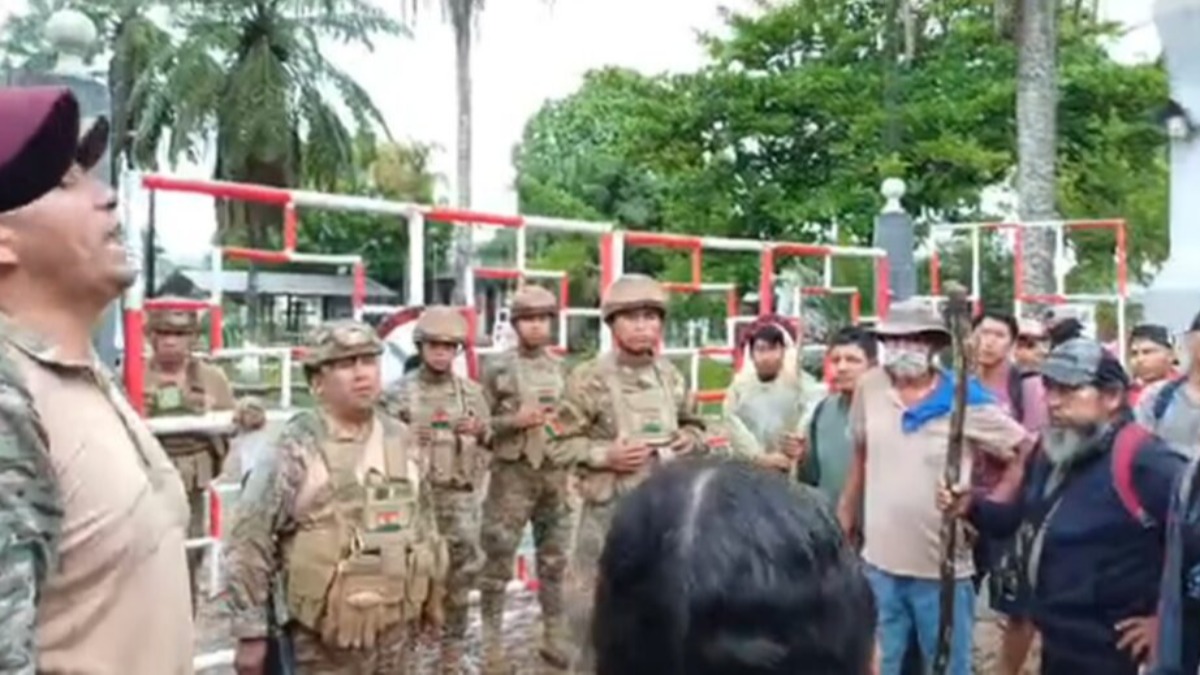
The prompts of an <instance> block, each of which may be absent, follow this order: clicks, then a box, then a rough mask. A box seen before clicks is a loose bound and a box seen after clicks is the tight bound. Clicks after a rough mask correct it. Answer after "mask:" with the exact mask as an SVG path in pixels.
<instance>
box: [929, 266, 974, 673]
mask: <svg viewBox="0 0 1200 675" xmlns="http://www.w3.org/2000/svg"><path fill="white" fill-rule="evenodd" d="M947 292H948V295H949V302H947V303H946V313H945V320H946V328H948V329H949V330H950V350H951V356H952V361H953V364H952V366H953V371H954V407H953V409H952V410H951V412H950V438H949V442H948V443H947V444H946V466H945V469H944V470H943V471H944V472H943V475H942V480H943V481H944V482H945V485H946V487H948V488H951V489H953V488H955V487H957V486H958V483H959V480H960V478H961V476H960V475H959V473H960V471H959V469H960V468H961V466H962V456H963V423H964V421H965V420H966V416H967V378H968V377H970V374H971V370H970V356H969V354H968V351H969V346H968V344H967V342H968V340H969V339H970V333H971V303H970V301H969V300H968V299H967V291H966V289H964V288H963V287H962V286H960V285H958V284H948V285H947ZM958 530H959V527H958V519H957V517H956V516H955V515H954V513H953V512H951V511H947V512H946V513H944V514H942V532H941V540H942V560H941V597H940V601H941V602H940V608H939V612H938V614H939V616H938V635H937V650H936V651H935V652H934V656H933V675H945V673H946V669H947V667H948V666H949V665H950V645H951V642H952V637H953V634H954V590H955V585H956V584H957V582H958V578H957V575H956V574H955V568H954V561H955V558H956V557H957V556H956V555H955V553H956V551H957V549H958Z"/></svg>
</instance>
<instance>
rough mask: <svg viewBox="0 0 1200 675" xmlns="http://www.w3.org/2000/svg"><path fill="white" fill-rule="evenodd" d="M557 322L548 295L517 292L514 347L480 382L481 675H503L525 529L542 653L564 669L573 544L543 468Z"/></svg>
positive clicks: (557, 376)
mask: <svg viewBox="0 0 1200 675" xmlns="http://www.w3.org/2000/svg"><path fill="white" fill-rule="evenodd" d="M557 314H558V301H557V300H556V299H555V297H554V294H553V293H551V292H550V291H548V290H546V289H544V288H541V287H540V286H526V287H525V288H523V289H521V290H520V291H518V292H517V294H516V295H515V296H514V297H513V302H512V325H513V329H514V330H515V331H516V334H517V339H518V346H517V347H516V348H515V349H513V350H510V351H508V352H505V353H504V354H503V355H502V356H500V357H499V358H498V359H497V362H496V364H495V366H494V367H493V368H492V369H491V370H490V371H489V372H488V374H487V376H486V377H485V378H484V393H485V394H486V395H487V397H488V401H489V402H490V403H491V405H492V434H493V436H492V450H493V452H494V454H495V461H494V463H493V464H492V473H491V478H490V479H489V483H488V494H487V499H486V501H485V502H484V510H483V535H482V539H483V550H484V552H485V553H486V554H487V563H486V565H485V566H484V569H483V575H482V577H483V578H482V580H481V586H482V602H481V603H480V607H481V613H482V615H483V660H484V672H485V673H500V672H504V664H505V662H506V659H505V655H504V646H503V641H502V636H503V631H502V626H503V616H504V597H505V594H504V590H505V587H506V586H507V584H508V581H509V579H510V578H511V577H512V569H513V554H514V553H515V552H516V550H517V545H518V543H519V542H520V540H521V535H522V534H523V533H524V531H525V525H526V523H529V522H530V521H532V522H533V540H534V543H535V544H536V546H537V573H538V582H539V586H538V600H539V602H540V604H541V606H542V626H543V632H542V647H541V649H540V650H539V651H540V653H541V655H542V658H543V659H545V660H546V661H547V662H548V663H549V664H551V665H552V666H554V667H555V668H559V669H562V668H566V667H567V666H568V665H569V663H568V658H569V656H568V655H567V649H566V646H565V643H566V639H567V635H566V625H565V624H564V621H565V618H564V615H563V589H562V582H563V573H564V572H565V571H566V566H567V558H566V554H567V550H568V548H569V546H570V537H571V519H570V507H569V505H568V502H567V474H566V471H565V470H563V469H562V468H561V467H558V466H556V465H554V464H553V463H551V462H549V461H547V459H546V433H545V430H544V429H543V425H544V423H545V420H546V418H547V417H548V414H553V412H554V408H555V407H557V405H558V402H559V399H560V398H561V397H562V391H563V380H564V377H563V367H562V363H561V362H560V361H559V359H558V358H557V357H555V356H553V355H551V354H549V353H548V352H547V350H546V344H547V342H548V341H549V339H550V325H551V323H550V322H551V319H553V318H554V317H555V316H556V315H557Z"/></svg>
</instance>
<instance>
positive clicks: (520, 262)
mask: <svg viewBox="0 0 1200 675" xmlns="http://www.w3.org/2000/svg"><path fill="white" fill-rule="evenodd" d="M526 229H527V228H525V227H518V228H517V271H519V272H520V273H521V275H522V276H524V274H525V272H526V271H527V268H528V266H529V265H528V261H527V257H528V252H527V249H526V246H527V245H528V242H527V241H526V240H525V232H526ZM522 281H523V279H522ZM518 283H520V282H518Z"/></svg>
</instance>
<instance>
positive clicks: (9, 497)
mask: <svg viewBox="0 0 1200 675" xmlns="http://www.w3.org/2000/svg"><path fill="white" fill-rule="evenodd" d="M79 131H80V120H79V105H78V103H77V102H76V101H75V98H74V97H73V96H72V95H71V94H70V93H69V92H68V91H67V90H65V89H59V88H36V89H23V88H17V89H3V88H0V672H4V673H15V674H17V675H33V674H34V673H121V674H122V675H183V674H184V673H191V672H192V649H193V637H192V603H191V599H190V591H189V584H188V568H187V558H186V556H185V555H184V538H185V537H186V534H187V524H188V508H187V497H186V495H185V494H184V491H183V484H182V482H181V481H180V480H179V473H178V472H176V471H175V469H174V467H172V466H171V462H170V460H169V459H168V458H167V455H166V453H165V452H163V449H162V447H161V446H160V445H159V444H158V441H156V440H155V439H154V436H153V435H151V434H150V431H149V430H148V429H147V428H146V426H145V424H143V422H142V421H141V419H139V418H138V415H137V413H136V412H134V410H133V408H132V407H131V406H130V405H129V402H128V401H127V400H126V399H125V397H124V396H123V395H122V393H121V390H120V387H119V385H118V384H117V382H116V381H115V380H114V378H113V376H112V375H111V374H110V373H109V372H108V371H107V370H106V369H105V367H104V366H103V365H102V364H101V362H100V360H99V359H98V358H97V356H96V354H95V353H94V352H93V351H92V345H91V336H92V328H93V327H94V326H95V324H96V322H97V321H98V320H99V318H100V315H101V313H103V312H104V309H105V308H106V307H107V306H108V305H109V304H110V303H112V301H113V300H115V299H116V298H117V297H118V296H120V295H121V292H122V291H123V290H125V288H127V287H128V286H129V285H130V284H131V283H133V281H134V277H135V273H134V270H133V268H132V267H131V266H130V265H129V254H128V252H127V251H126V249H125V247H124V245H123V244H122V241H121V228H120V224H119V223H118V222H117V217H116V206H117V202H116V197H115V196H114V194H113V191H112V189H110V188H109V187H108V186H107V185H105V184H104V183H102V182H101V181H100V180H99V179H97V178H96V177H95V176H93V175H91V174H90V173H89V170H90V169H91V167H92V166H94V165H95V163H96V162H97V161H98V160H99V159H100V157H101V155H103V154H104V145H105V141H106V138H107V135H108V125H107V124H106V123H104V122H103V121H101V122H98V123H97V124H95V125H94V126H92V127H91V128H90V129H89V130H88V131H87V133H85V134H84V135H83V137H82V140H80V133H79Z"/></svg>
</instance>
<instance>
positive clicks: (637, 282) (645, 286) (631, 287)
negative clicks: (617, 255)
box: [600, 274, 667, 321]
mask: <svg viewBox="0 0 1200 675" xmlns="http://www.w3.org/2000/svg"><path fill="white" fill-rule="evenodd" d="M633 309H654V310H658V311H659V312H662V313H663V314H666V312H667V291H666V289H664V288H663V287H662V284H660V283H658V282H657V281H655V280H654V279H652V278H650V277H648V276H646V275H644V274H626V275H624V276H622V277H621V278H620V279H617V280H616V281H614V282H613V285H612V286H610V287H609V289H608V293H606V294H605V295H604V300H603V301H602V302H601V303H600V313H601V315H602V316H603V317H604V320H605V321H612V319H613V317H615V316H616V315H617V314H620V313H621V312H627V311H629V310H633Z"/></svg>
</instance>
